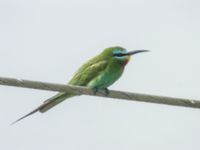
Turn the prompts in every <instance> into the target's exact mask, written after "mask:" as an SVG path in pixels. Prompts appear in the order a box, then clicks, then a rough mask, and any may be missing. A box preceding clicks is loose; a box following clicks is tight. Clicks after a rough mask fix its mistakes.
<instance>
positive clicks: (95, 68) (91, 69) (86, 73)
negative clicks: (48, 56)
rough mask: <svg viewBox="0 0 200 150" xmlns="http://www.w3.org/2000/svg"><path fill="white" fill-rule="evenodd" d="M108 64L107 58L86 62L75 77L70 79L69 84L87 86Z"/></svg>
mask: <svg viewBox="0 0 200 150" xmlns="http://www.w3.org/2000/svg"><path fill="white" fill-rule="evenodd" d="M107 66H108V61H107V60H102V61H98V62H93V63H91V62H90V64H87V63H86V64H85V65H84V66H83V67H81V68H80V69H79V70H78V72H77V73H76V74H75V75H74V77H73V78H72V79H71V80H70V82H69V84H72V85H79V86H86V85H87V84H88V83H89V82H90V81H91V80H92V79H93V78H95V77H97V76H98V75H99V74H100V73H101V72H102V71H104V70H105V69H106V67H107Z"/></svg>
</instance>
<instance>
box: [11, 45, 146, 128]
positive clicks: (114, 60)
mask: <svg viewBox="0 0 200 150" xmlns="http://www.w3.org/2000/svg"><path fill="white" fill-rule="evenodd" d="M148 51H149V50H133V51H127V49H125V48H123V47H121V46H113V47H108V48H105V49H104V50H103V51H102V52H101V53H100V54H98V55H97V56H95V57H94V58H92V59H90V60H89V61H87V62H86V63H85V64H83V65H82V66H81V67H80V68H79V69H78V71H77V72H76V73H75V74H74V76H73V77H72V79H71V80H70V81H69V82H68V84H69V85H75V86H84V87H88V88H91V89H93V90H94V92H95V93H96V92H98V90H105V91H106V93H107V94H109V90H108V87H109V86H110V85H112V84H113V83H114V82H115V81H117V80H118V79H119V78H120V77H121V75H122V74H123V72H124V69H125V66H126V65H127V63H128V62H129V60H130V58H131V56H132V55H135V54H138V53H142V52H148ZM74 96H76V95H75V94H72V93H69V92H59V93H57V94H56V95H54V96H52V97H50V98H49V99H47V100H45V101H44V102H43V104H41V105H40V106H39V107H37V108H36V109H34V110H33V111H31V112H30V113H28V114H26V115H24V116H22V117H21V118H19V119H17V120H16V121H14V122H13V123H11V125H12V124H15V123H17V122H19V121H20V120H22V119H24V118H26V117H28V116H30V115H32V114H34V113H36V112H40V113H44V112H46V111H48V110H49V109H51V108H53V107H54V106H56V105H57V104H59V103H61V102H63V101H64V100H66V99H68V98H71V97H74Z"/></svg>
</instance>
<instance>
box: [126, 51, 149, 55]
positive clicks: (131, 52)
mask: <svg viewBox="0 0 200 150" xmlns="http://www.w3.org/2000/svg"><path fill="white" fill-rule="evenodd" d="M143 52H149V50H134V51H130V52H128V53H125V54H123V55H124V56H126V55H135V54H138V53H143Z"/></svg>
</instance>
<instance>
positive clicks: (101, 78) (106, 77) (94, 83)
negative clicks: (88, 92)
mask: <svg viewBox="0 0 200 150" xmlns="http://www.w3.org/2000/svg"><path fill="white" fill-rule="evenodd" d="M122 72H123V70H118V71H112V72H102V73H100V74H99V75H98V76H97V77H96V78H94V79H93V80H91V81H90V82H89V83H88V84H87V87H90V88H97V89H105V88H107V87H109V86H110V85H112V84H113V83H114V82H115V81H117V80H118V79H119V77H120V76H121V75H122Z"/></svg>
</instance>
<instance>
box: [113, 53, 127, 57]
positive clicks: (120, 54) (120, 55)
mask: <svg viewBox="0 0 200 150" xmlns="http://www.w3.org/2000/svg"><path fill="white" fill-rule="evenodd" d="M114 56H117V57H122V56H125V54H123V53H118V54H114Z"/></svg>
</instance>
